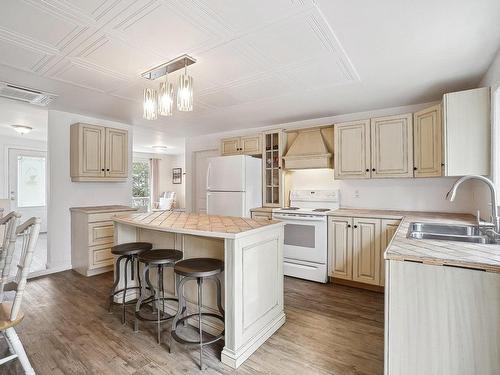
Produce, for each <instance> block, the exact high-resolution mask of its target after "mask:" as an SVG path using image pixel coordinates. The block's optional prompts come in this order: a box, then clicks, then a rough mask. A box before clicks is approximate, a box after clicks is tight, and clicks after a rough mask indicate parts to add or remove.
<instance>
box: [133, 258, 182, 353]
mask: <svg viewBox="0 0 500 375" xmlns="http://www.w3.org/2000/svg"><path fill="white" fill-rule="evenodd" d="M182 256H183V254H182V251H179V250H174V249H152V250H148V251H144V252H142V253H140V254H139V255H138V256H137V259H138V261H139V262H141V263H143V264H144V269H143V273H142V289H141V294H140V296H139V298H138V300H137V303H136V305H135V323H134V331H135V332H137V331H139V320H143V321H144V320H145V321H150V322H156V324H157V334H158V344H160V343H161V327H160V324H161V323H162V322H164V321H167V320H169V319H172V318H173V317H174V316H173V315H169V314H168V313H167V312H166V311H165V301H174V302H178V299H177V298H176V297H168V296H165V288H164V285H163V275H164V269H165V268H166V267H172V268H173V267H174V266H175V263H176V262H177V261H179V260H181V259H182ZM153 268H156V270H157V287H156V288H155V287H154V286H153V284H152V283H151V280H150V271H151V269H153ZM176 279H177V276H176ZM146 285H147V286H148V287H149V288H147V287H146ZM147 289H149V291H150V296H149V297H146V293H147V292H146V290H147ZM157 290H158V291H157ZM160 303H161V304H162V309H161V311H160ZM149 304H151V309H152V312H153V314H154V313H155V304H156V316H155V317H145V316H144V315H142V314H141V309H142V307H143V306H144V305H149Z"/></svg>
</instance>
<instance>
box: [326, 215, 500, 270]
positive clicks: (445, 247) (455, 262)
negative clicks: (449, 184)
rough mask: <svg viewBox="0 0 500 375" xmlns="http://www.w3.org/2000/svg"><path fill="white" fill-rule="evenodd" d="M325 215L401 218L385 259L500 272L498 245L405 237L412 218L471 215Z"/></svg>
mask: <svg viewBox="0 0 500 375" xmlns="http://www.w3.org/2000/svg"><path fill="white" fill-rule="evenodd" d="M328 215H329V216H352V217H374V218H381V219H401V220H402V221H401V224H400V225H399V228H398V230H397V231H396V234H395V235H394V237H393V239H392V241H391V243H390V244H389V246H388V247H387V250H386V251H385V254H384V258H385V259H391V260H401V261H404V260H406V261H414V262H422V263H425V264H433V265H449V266H458V267H465V268H473V269H478V270H483V271H488V272H495V273H500V245H487V244H474V243H466V242H457V241H437V240H418V239H414V238H407V234H408V227H409V225H410V223H411V222H414V221H421V222H430V223H432V222H435V223H445V224H475V217H474V216H473V215H469V214H458V213H436V212H415V211H413V212H411V211H384V210H365V209H344V208H341V209H339V210H336V211H331V212H329V213H328Z"/></svg>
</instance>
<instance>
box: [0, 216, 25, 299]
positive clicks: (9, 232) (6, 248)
mask: <svg viewBox="0 0 500 375" xmlns="http://www.w3.org/2000/svg"><path fill="white" fill-rule="evenodd" d="M20 217H21V214H20V213H18V212H15V211H12V212H11V213H9V214H8V215H7V216H4V217H2V218H0V238H1V239H2V242H1V243H0V303H2V301H3V297H4V295H3V288H4V284H5V283H6V282H7V279H8V277H9V275H10V264H11V263H12V256H13V255H14V250H15V248H16V240H17V234H16V228H17V224H18V222H19V218H20Z"/></svg>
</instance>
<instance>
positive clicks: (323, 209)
mask: <svg viewBox="0 0 500 375" xmlns="http://www.w3.org/2000/svg"><path fill="white" fill-rule="evenodd" d="M326 211H330V208H315V209H314V210H313V212H326Z"/></svg>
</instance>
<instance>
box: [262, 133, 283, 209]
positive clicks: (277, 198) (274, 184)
mask: <svg viewBox="0 0 500 375" xmlns="http://www.w3.org/2000/svg"><path fill="white" fill-rule="evenodd" d="M281 156H282V131H281V130H274V131H270V132H265V133H264V147H263V150H262V160H263V163H264V166H263V170H264V173H263V182H262V187H263V197H262V202H263V205H264V206H265V207H280V206H281V204H282V195H283V194H282V191H283V187H282V181H281V180H282V179H281V163H282V160H281Z"/></svg>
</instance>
